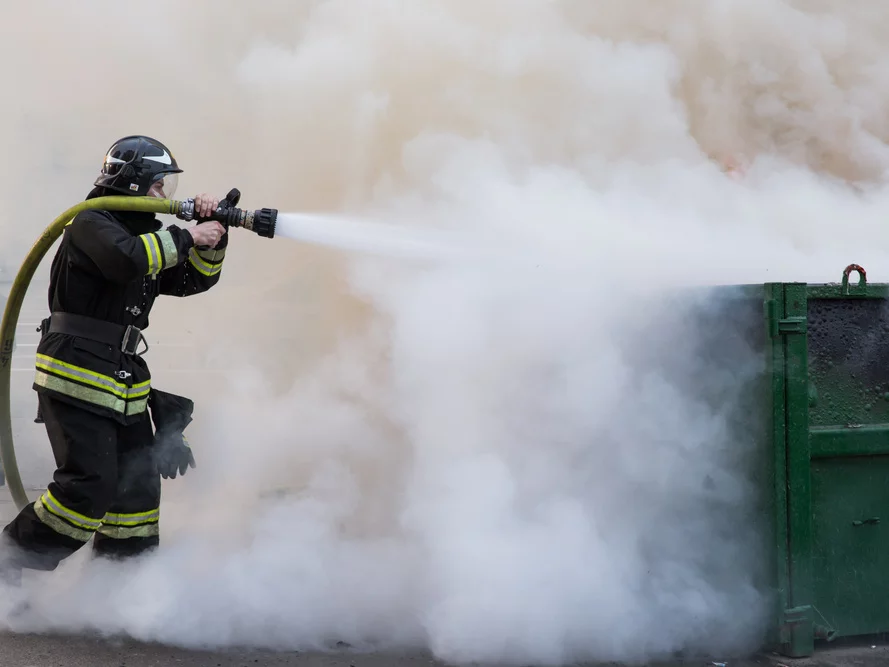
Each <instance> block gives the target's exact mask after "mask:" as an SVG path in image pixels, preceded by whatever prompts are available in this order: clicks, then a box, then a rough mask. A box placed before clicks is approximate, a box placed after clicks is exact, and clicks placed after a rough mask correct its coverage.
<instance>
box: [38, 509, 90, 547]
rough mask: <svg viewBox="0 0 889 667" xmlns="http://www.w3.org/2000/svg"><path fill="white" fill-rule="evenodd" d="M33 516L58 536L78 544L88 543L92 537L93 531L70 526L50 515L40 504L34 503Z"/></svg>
mask: <svg viewBox="0 0 889 667" xmlns="http://www.w3.org/2000/svg"><path fill="white" fill-rule="evenodd" d="M34 514H36V515H37V518H38V519H40V521H41V523H43V524H44V525H46V526H49V527H50V528H52V529H53V530H54V531H56V532H57V533H59V534H60V535H66V536H67V537H72V538H74V539H75V540H77V541H79V542H89V540H90V538H91V537H92V536H93V533H94V532H95V531H92V530H83V529H81V528H75V527H74V526H72V525H71V524H69V523H67V522H66V521H62V520H61V519H60V518H59V517H57V516H55V515H54V514H50V513H49V512H48V511H47V510H46V508H44V507H43V505H42V504H41V503H39V502H38V503H34Z"/></svg>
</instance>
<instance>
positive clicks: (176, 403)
mask: <svg viewBox="0 0 889 667" xmlns="http://www.w3.org/2000/svg"><path fill="white" fill-rule="evenodd" d="M148 405H149V407H150V408H151V418H152V420H153V421H154V426H155V429H156V433H155V435H154V446H153V454H154V457H153V458H154V463H155V466H156V467H157V471H158V472H159V473H160V475H161V477H163V478H164V479H176V473H177V472H178V473H179V474H180V475H184V474H185V471H186V470H188V469H189V468H194V467H196V466H195V462H194V454H192V452H191V447H190V446H189V444H188V440H187V439H186V437H185V434H184V433H183V431H184V430H185V427H186V426H188V425H189V424H190V423H191V421H192V418H191V415H192V412H193V411H194V403H193V402H192V401H191V400H190V399H187V398H185V397H184V396H176V395H175V394H169V393H167V392H164V391H159V390H157V389H154V388H152V389H151V392H150V394H149V396H148Z"/></svg>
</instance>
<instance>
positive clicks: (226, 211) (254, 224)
mask: <svg viewBox="0 0 889 667" xmlns="http://www.w3.org/2000/svg"><path fill="white" fill-rule="evenodd" d="M240 199H241V192H240V190H238V189H237V188H233V189H232V190H231V191H230V192H229V193H228V194H227V195H226V196H225V199H223V200H222V201H221V202H219V207H218V208H217V209H216V210H215V211H214V212H213V213H212V215H210V216H209V217H206V218H204V217H201V216H195V210H194V199H186V200H185V201H184V202H182V204H181V206H180V207H179V212H178V213H177V214H176V217H177V218H179V219H180V220H197V221H198V222H207V221H208V220H216V221H217V222H219V223H221V224H222V226H223V227H225V228H226V230H228V229H229V228H230V227H242V228H243V229H247V230H249V231H251V232H254V233H255V234H258V235H259V236H264V237H265V238H269V239H271V238H274V236H275V224H276V223H277V221H278V209H275V208H261V209H259V210H257V211H244V210H242V209H239V208H235V205H236V204H237V203H238V201H240Z"/></svg>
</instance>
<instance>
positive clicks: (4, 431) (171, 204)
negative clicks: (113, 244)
mask: <svg viewBox="0 0 889 667" xmlns="http://www.w3.org/2000/svg"><path fill="white" fill-rule="evenodd" d="M182 207H183V202H180V201H173V200H170V199H156V198H154V197H97V198H96V199H89V200H87V201H83V202H81V203H79V204H77V205H76V206H72V207H71V208H69V209H68V210H67V211H65V212H64V213H62V214H61V215H60V216H59V217H58V218H56V219H55V220H54V221H53V222H52V224H51V225H50V226H49V227H47V228H46V229H45V230H44V232H43V234H42V235H41V236H40V238H38V239H37V242H36V243H35V244H34V245H33V247H32V248H31V251H30V252H29V253H28V255H27V257H25V261H24V262H22V266H21V268H20V269H19V272H18V274H17V275H16V277H15V281H14V282H13V283H12V290H11V291H10V292H9V298H8V299H7V301H6V308H5V310H4V312H3V323H2V324H0V464H2V470H0V484H2V482H3V477H4V476H5V478H6V481H7V482H8V484H9V491H10V493H11V494H12V499H13V501H14V502H15V504H16V507H17V508H18V509H19V510H21V509H22V508H23V507H25V506H26V505H27V504H28V503H29V502H30V501H29V500H28V496H27V494H26V493H25V488H24V486H23V485H22V478H21V476H20V474H19V470H18V466H17V465H16V460H15V447H14V445H13V442H12V415H11V413H10V382H9V380H10V370H11V366H12V351H13V346H14V343H15V328H16V325H17V324H18V319H19V313H20V311H21V308H22V302H23V301H24V300H25V293H26V292H27V291H28V286H29V285H30V284H31V278H33V276H34V272H35V271H36V270H37V267H38V266H39V264H40V262H41V260H42V259H43V256H44V255H45V254H46V252H47V251H48V250H49V249H50V247H52V244H53V243H55V241H56V239H58V238H59V236H61V234H62V232H63V231H64V229H65V226H66V225H67V224H68V223H69V222H70V221H71V219H72V218H74V216H75V215H77V214H78V213H80V212H81V211H87V210H90V209H102V210H106V211H141V212H147V213H162V214H163V213H166V214H170V215H176V214H177V213H179V212H180V211H181V210H182Z"/></svg>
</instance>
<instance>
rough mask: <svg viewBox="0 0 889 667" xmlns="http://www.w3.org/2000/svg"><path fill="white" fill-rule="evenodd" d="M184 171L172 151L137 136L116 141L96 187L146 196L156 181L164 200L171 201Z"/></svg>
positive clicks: (106, 156)
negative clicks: (179, 175) (158, 182)
mask: <svg viewBox="0 0 889 667" xmlns="http://www.w3.org/2000/svg"><path fill="white" fill-rule="evenodd" d="M181 173H182V170H181V169H180V168H179V165H178V164H176V159H175V158H174V157H173V154H172V153H170V150H169V149H168V148H167V147H166V146H164V145H163V144H162V143H161V142H159V141H157V140H156V139H152V138H151V137H145V136H141V135H134V136H129V137H124V138H123V139H119V140H117V141H115V142H114V144H113V145H112V146H111V148H109V149H108V152H107V153H105V162H104V163H103V164H102V173H100V174H99V177H98V178H97V179H96V182H95V183H93V185H97V186H100V187H103V188H108V189H110V190H115V191H117V192H121V193H123V194H126V195H133V196H137V197H144V196H146V195H148V191H149V190H151V188H152V186H153V185H154V184H155V183H156V182H157V181H161V180H162V181H163V183H160V184H159V186H160V188H159V189H160V190H161V193H158V192H157V190H158V188H155V193H156V194H157V195H158V196H161V197H163V198H164V199H171V198H172V197H173V193H174V192H175V191H176V185H177V184H178V180H179V177H178V176H177V174H181Z"/></svg>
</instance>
